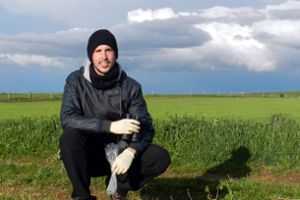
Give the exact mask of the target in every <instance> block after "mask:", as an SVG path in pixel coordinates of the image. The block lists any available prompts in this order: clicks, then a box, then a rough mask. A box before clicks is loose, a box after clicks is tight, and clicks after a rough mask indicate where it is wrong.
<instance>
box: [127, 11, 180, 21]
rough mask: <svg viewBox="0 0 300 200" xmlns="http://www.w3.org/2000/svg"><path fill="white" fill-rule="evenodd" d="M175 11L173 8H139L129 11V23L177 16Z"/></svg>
mask: <svg viewBox="0 0 300 200" xmlns="http://www.w3.org/2000/svg"><path fill="white" fill-rule="evenodd" d="M175 16H176V15H175V13H174V11H173V10H172V9H171V8H161V9H157V10H151V9H148V10H143V9H141V8H140V9H137V10H133V11H130V12H128V15H127V19H128V21H129V23H132V22H144V21H153V20H164V19H170V18H173V17H175Z"/></svg>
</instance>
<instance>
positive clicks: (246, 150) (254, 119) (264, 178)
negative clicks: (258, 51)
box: [0, 95, 300, 200]
mask: <svg viewBox="0 0 300 200" xmlns="http://www.w3.org/2000/svg"><path fill="white" fill-rule="evenodd" d="M146 102H147V105H148V108H149V111H150V113H151V115H152V116H153V119H154V126H155V130H156V135H155V139H154V142H155V143H157V144H160V145H162V146H164V147H165V148H167V149H168V151H169V152H170V155H171V159H172V164H171V166H170V167H169V169H168V170H167V171H166V172H165V173H164V174H163V175H161V176H160V177H158V178H156V179H155V180H154V181H152V182H151V183H149V184H148V185H147V186H146V187H144V188H143V189H141V190H139V191H137V192H131V193H130V194H129V197H130V198H129V199H133V200H144V199H145V200H148V199H149V200H152V199H153V200H154V199H155V200H165V199H174V200H198V199H200V200H202V199H209V200H213V199H224V200H256V199H257V200H296V199H300V139H299V138H300V99H299V98H298V97H291V98H286V97H284V98H282V97H272V98H270V97H267V98H266V97H259V95H256V96H253V95H252V96H247V97H246V96H244V97H229V96H218V97H216V96H206V97H203V96H188V95H186V96H171V95H170V96H151V95H149V96H146ZM60 104H61V100H55V101H35V102H30V101H13V102H10V101H9V102H1V103H0V135H1V137H0V200H2V199H3V200H4V199H9V200H14V199H15V200H19V199H21V200H31V199H32V200H36V199H45V200H52V199H53V200H56V199H57V200H65V199H69V195H70V192H71V185H70V182H69V180H68V178H67V175H66V172H65V170H64V168H63V165H62V162H61V161H60V160H59V151H58V139H59V136H60V134H61V131H62V130H61V127H60V124H59V117H58V113H59V109H60ZM103 182H104V179H103V178H93V179H92V183H91V189H92V193H93V194H95V195H96V196H97V197H98V198H99V199H108V197H107V195H106V193H105V186H104V183H103Z"/></svg>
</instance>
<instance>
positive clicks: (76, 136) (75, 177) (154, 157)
mask: <svg viewBox="0 0 300 200" xmlns="http://www.w3.org/2000/svg"><path fill="white" fill-rule="evenodd" d="M105 135H106V134H96V133H89V132H83V131H81V130H78V129H66V130H64V132H63V134H62V135H61V138H60V149H61V156H62V160H63V163H64V166H65V168H66V171H67V174H68V176H69V178H70V180H71V182H72V186H73V192H72V198H74V197H82V198H84V197H88V196H89V195H90V189H89V186H90V178H91V177H97V176H109V175H110V174H111V171H110V165H109V163H108V161H107V160H106V156H105V152H104V146H105V144H107V143H109V142H111V141H108V139H107V138H106V137H105ZM170 162H171V161H170V156H169V153H168V152H167V151H166V150H165V149H164V148H162V147H160V146H158V145H155V144H151V145H149V146H148V147H147V148H146V149H145V150H144V151H143V152H142V153H141V154H138V155H137V157H136V158H135V159H134V160H133V163H132V165H131V167H130V168H129V170H128V173H127V174H126V175H121V176H117V185H118V190H137V189H139V188H141V187H142V186H143V185H144V184H145V183H147V182H148V181H149V180H151V179H153V178H154V177H156V176H158V175H160V174H161V173H163V172H164V171H165V170H166V169H167V167H168V166H169V164H170Z"/></svg>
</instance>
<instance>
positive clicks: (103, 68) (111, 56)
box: [92, 44, 116, 76]
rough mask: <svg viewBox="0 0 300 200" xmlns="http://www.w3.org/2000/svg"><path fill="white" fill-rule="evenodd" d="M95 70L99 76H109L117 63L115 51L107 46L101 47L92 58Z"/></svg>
mask: <svg viewBox="0 0 300 200" xmlns="http://www.w3.org/2000/svg"><path fill="white" fill-rule="evenodd" d="M92 60H93V66H94V70H95V72H96V73H97V74H98V75H101V76H104V75H105V74H107V73H108V72H109V71H110V70H111V69H112V67H113V66H114V64H115V62H116V56H115V52H114V50H113V49H112V48H111V47H110V46H108V45H105V44H102V45H99V46H98V47H97V48H96V49H95V50H94V52H93V56H92Z"/></svg>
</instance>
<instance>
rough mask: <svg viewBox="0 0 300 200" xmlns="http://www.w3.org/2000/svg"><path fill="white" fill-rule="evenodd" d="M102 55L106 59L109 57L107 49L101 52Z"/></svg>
mask: <svg viewBox="0 0 300 200" xmlns="http://www.w3.org/2000/svg"><path fill="white" fill-rule="evenodd" d="M101 56H102V58H104V59H106V58H107V53H106V52H105V51H103V52H102V53H101Z"/></svg>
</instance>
